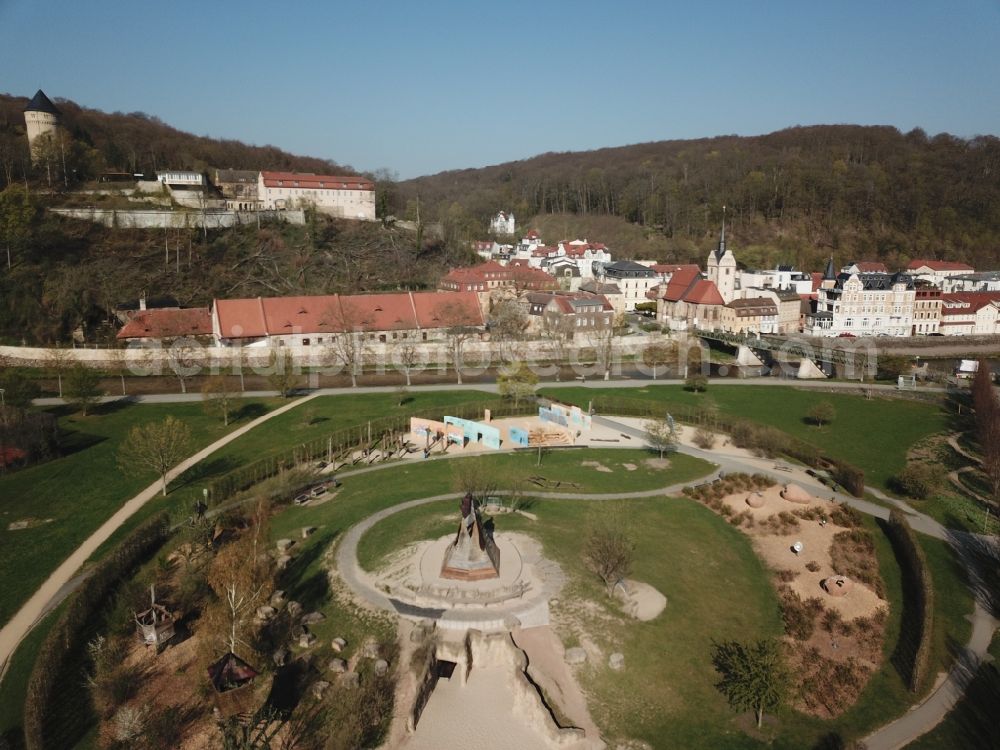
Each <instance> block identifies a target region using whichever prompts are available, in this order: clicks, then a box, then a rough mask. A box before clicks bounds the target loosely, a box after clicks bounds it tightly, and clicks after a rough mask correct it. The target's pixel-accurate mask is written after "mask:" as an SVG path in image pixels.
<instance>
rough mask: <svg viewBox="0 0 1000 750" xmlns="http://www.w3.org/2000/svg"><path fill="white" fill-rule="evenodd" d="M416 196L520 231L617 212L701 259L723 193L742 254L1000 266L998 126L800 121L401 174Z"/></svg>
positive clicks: (661, 247) (402, 189)
mask: <svg viewBox="0 0 1000 750" xmlns="http://www.w3.org/2000/svg"><path fill="white" fill-rule="evenodd" d="M418 194H419V197H420V204H421V206H427V207H428V208H432V209H433V208H436V209H437V211H438V213H439V214H440V216H441V218H443V219H447V218H448V217H449V215H450V216H451V218H452V220H453V221H459V220H461V219H462V218H464V217H468V218H469V219H470V220H472V221H473V222H475V223H478V224H479V226H485V224H483V222H485V221H486V219H487V217H489V216H490V215H492V214H495V213H496V212H497V211H498V210H500V209H507V210H513V211H514V213H515V216H516V217H517V219H518V222H519V227H518V228H519V230H520V229H521V228H524V229H527V228H528V227H527V225H526V224H525V223H524V222H525V220H528V219H530V218H531V217H535V216H537V215H542V217H541V218H542V220H544V215H547V214H559V215H561V216H562V217H564V218H565V216H566V215H576V216H578V217H588V218H589V219H593V218H594V217H599V216H605V217H620V219H621V220H622V222H621V224H622V226H627V225H629V224H631V225H639V226H641V227H643V228H644V229H645V230H646V231H645V235H646V243H645V248H644V249H643V248H639V250H640V252H650V251H652V252H656V253H658V254H659V255H661V256H664V259H667V258H670V257H673V258H677V259H686V258H687V257H691V258H698V259H703V258H701V254H702V252H703V251H704V250H705V249H707V247H708V245H709V244H711V242H713V241H714V238H715V237H716V235H717V233H718V227H719V223H720V220H721V213H722V206H723V205H724V204H725V205H727V206H728V218H729V226H730V227H731V231H732V233H733V240H734V243H735V246H734V247H735V248H736V249H737V257H738V258H739V248H740V247H742V248H744V249H745V250H746V251H748V255H747V254H745V255H744V259H746V260H749V261H750V262H755V261H756V260H757V259H758V258H759V259H760V260H762V261H765V260H770V259H771V256H774V257H775V258H776V259H779V260H783V261H793V262H799V263H801V264H803V265H805V264H810V263H815V260H816V258H820V257H825V256H826V255H828V254H830V253H831V252H832V253H834V255H836V256H838V258H841V259H843V260H844V261H845V262H846V261H848V260H850V259H851V258H852V257H855V256H856V257H871V258H874V257H879V258H883V259H886V260H888V261H890V262H892V261H897V260H905V259H907V258H910V257H915V256H929V257H936V258H942V259H954V260H964V261H967V262H970V263H973V264H975V265H976V266H977V267H984V268H986V267H988V268H993V267H996V266H1000V139H998V138H996V137H994V136H981V137H976V138H972V139H962V138H957V137H955V136H951V135H947V134H941V135H936V136H928V135H927V134H926V133H924V132H923V131H922V130H914V131H911V132H909V133H900V132H899V131H898V130H896V129H895V128H892V127H863V126H853V125H830V126H814V127H796V128H789V129H787V130H781V131H778V132H775V133H770V134H768V135H763V136H754V137H739V136H723V137H718V138H706V139H700V140H688V141H661V142H657V143H643V144H637V145H633V146H624V147H621V148H605V149H600V150H596V151H586V152H576V153H547V154H542V155H541V156H537V157H534V158H531V159H526V160H524V161H517V162H510V163H507V164H500V165H497V166H491V167H486V168H483V169H466V170H460V171H451V172H442V173H440V174H436V175H432V176H428V177H421V178H418V179H414V180H409V181H406V182H403V183H400V184H399V185H398V186H397V189H396V203H397V206H396V209H397V211H399V212H404V213H405V212H406V211H408V210H409V212H411V213H412V210H413V205H414V203H415V198H416V196H417V195H418ZM562 223H563V224H565V221H563V222H562ZM545 239H546V240H548V241H557V240H559V239H563V238H562V237H546V238H545ZM591 239H605V238H603V237H602V238H595V237H591ZM607 239H613V238H607ZM628 249H629V248H627V249H626V250H628ZM630 249H632V250H635V248H630Z"/></svg>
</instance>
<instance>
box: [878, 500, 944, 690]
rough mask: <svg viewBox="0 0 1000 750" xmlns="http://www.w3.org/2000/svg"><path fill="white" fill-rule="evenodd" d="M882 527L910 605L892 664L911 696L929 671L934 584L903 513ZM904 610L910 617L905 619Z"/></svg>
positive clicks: (895, 513) (892, 514) (906, 606)
mask: <svg viewBox="0 0 1000 750" xmlns="http://www.w3.org/2000/svg"><path fill="white" fill-rule="evenodd" d="M885 528H886V534H887V536H888V537H889V541H890V542H892V546H893V549H894V550H895V551H896V557H897V559H898V560H899V562H900V568H901V569H902V573H903V586H904V589H903V591H904V597H908V598H909V600H910V602H912V608H911V607H910V606H909V604H910V602H906V603H905V604H904V616H903V624H902V632H900V636H899V645H898V646H897V648H896V653H895V654H894V658H893V661H894V662H895V664H896V669H897V670H899V672H900V674H901V675H902V677H903V679H904V680H906V682H907V685H908V686H909V688H910V690H911V691H912V692H914V693H915V692H917V690H918V689H919V688H920V686H921V685H922V684H923V683H924V680H925V679H926V677H927V673H928V671H929V670H930V658H931V642H932V640H933V637H934V582H933V580H932V579H931V573H930V568H928V566H927V558H926V557H925V556H924V550H923V547H921V546H920V542H918V541H917V535H916V534H915V533H914V531H913V529H912V528H911V527H910V524H909V523H908V522H907V520H906V518H905V517H904V516H903V514H902V513H901V512H900V511H898V510H893V511H891V512H890V513H889V522H888V523H887V524H886V527H885ZM904 601H905V600H904ZM907 611H908V612H909V613H910V616H907Z"/></svg>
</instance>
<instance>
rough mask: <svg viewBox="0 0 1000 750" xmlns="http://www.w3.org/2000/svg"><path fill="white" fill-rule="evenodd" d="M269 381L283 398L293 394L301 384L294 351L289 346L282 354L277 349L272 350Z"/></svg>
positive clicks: (269, 361) (269, 362)
mask: <svg viewBox="0 0 1000 750" xmlns="http://www.w3.org/2000/svg"><path fill="white" fill-rule="evenodd" d="M267 382H268V384H269V385H270V386H271V387H272V388H274V390H276V391H277V392H278V394H279V395H280V396H281V397H282V398H287V397H288V396H289V395H291V393H292V391H294V390H295V388H296V386H297V385H298V384H299V373H298V368H297V367H296V366H295V358H294V357H292V353H291V352H290V351H288V349H287V348H286V349H285V350H284V351H283V352H282V353H281V354H279V353H278V352H277V351H273V352H271V357H270V359H269V360H268V376H267Z"/></svg>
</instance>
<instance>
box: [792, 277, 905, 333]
mask: <svg viewBox="0 0 1000 750" xmlns="http://www.w3.org/2000/svg"><path fill="white" fill-rule="evenodd" d="M915 296H916V292H915V288H914V284H913V279H912V278H911V277H910V276H908V275H907V274H905V273H901V272H900V273H894V274H888V273H841V274H839V275H838V276H837V278H836V280H835V282H834V283H833V284H832V285H825V286H823V287H821V288H820V289H819V291H818V293H817V300H816V309H815V310H814V311H812V312H810V313H809V314H808V315H806V322H805V327H804V330H803V332H804V333H807V334H809V335H812V336H840V335H851V336H909V335H911V333H912V330H913V308H914V300H915Z"/></svg>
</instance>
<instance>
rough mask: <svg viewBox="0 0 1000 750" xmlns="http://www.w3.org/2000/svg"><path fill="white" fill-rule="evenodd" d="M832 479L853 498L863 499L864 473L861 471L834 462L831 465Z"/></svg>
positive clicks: (845, 464)
mask: <svg viewBox="0 0 1000 750" xmlns="http://www.w3.org/2000/svg"><path fill="white" fill-rule="evenodd" d="M833 478H834V480H836V481H837V482H838V483H839V484H841V485H843V487H844V489H845V490H847V491H848V492H850V493H851V494H852V495H854V497H864V494H865V473H864V472H863V471H862V470H861V469H859V468H857V467H856V466H851V465H850V464H847V463H843V462H841V461H836V462H834V464H833Z"/></svg>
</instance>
